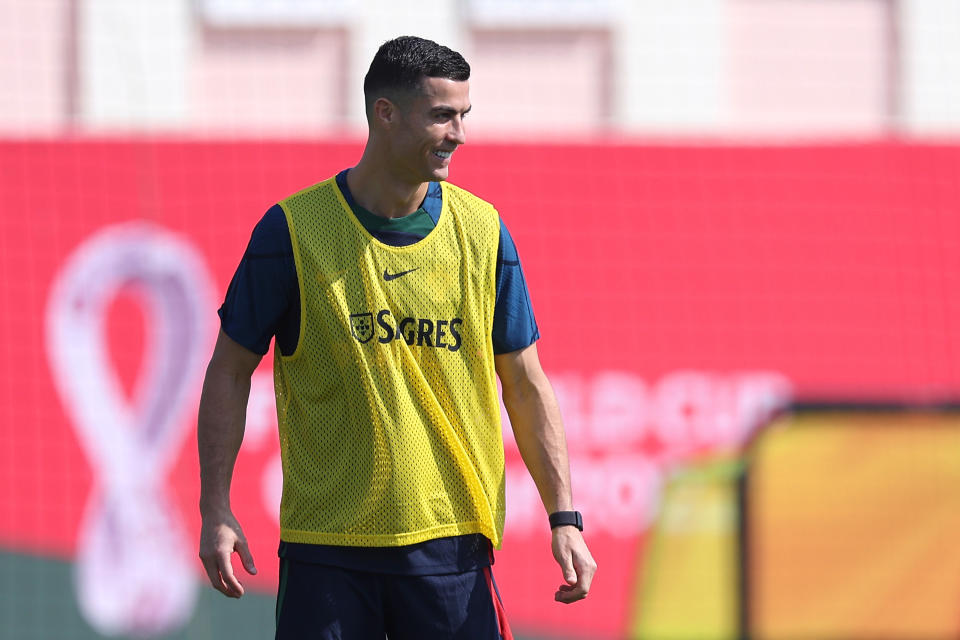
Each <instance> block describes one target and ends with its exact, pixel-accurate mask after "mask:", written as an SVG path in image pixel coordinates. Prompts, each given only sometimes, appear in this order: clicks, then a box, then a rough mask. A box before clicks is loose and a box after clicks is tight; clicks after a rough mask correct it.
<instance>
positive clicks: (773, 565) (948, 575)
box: [630, 405, 960, 640]
mask: <svg viewBox="0 0 960 640" xmlns="http://www.w3.org/2000/svg"><path fill="white" fill-rule="evenodd" d="M744 461H745V462H739V461H737V460H736V459H733V460H731V459H729V458H727V459H723V460H714V461H712V462H711V461H706V462H703V461H701V462H699V463H697V464H696V465H695V466H693V467H688V468H686V469H684V470H681V471H679V472H677V473H675V474H674V475H673V477H672V478H671V479H670V481H669V482H668V484H667V488H666V490H665V492H664V496H663V504H662V508H661V512H660V515H659V518H658V521H657V523H656V525H655V527H654V529H653V532H652V541H651V543H650V546H649V552H648V554H647V557H646V558H645V559H644V567H643V570H642V572H641V577H640V584H639V585H638V587H639V588H638V589H637V591H636V594H635V599H634V609H633V611H634V619H633V620H632V622H631V626H630V630H631V637H633V638H643V639H658V640H682V639H690V640H711V639H727V638H757V639H761V640H780V639H791V640H793V639H796V638H817V639H820V638H844V639H845V640H855V639H863V640H868V639H869V640H879V639H895V638H896V639H899V638H903V639H909V640H917V639H921V638H930V639H934V638H937V639H939V638H958V637H960V412H958V411H957V410H954V409H951V410H923V409H910V408H897V407H870V406H853V405H851V406H847V407H843V406H839V405H837V406H821V407H814V406H808V407H803V406H799V407H796V408H795V409H794V410H793V411H792V412H791V413H789V414H786V415H785V416H783V417H782V418H780V419H778V420H777V421H776V422H774V423H773V424H772V425H771V426H770V427H768V428H767V429H765V430H763V431H762V432H761V434H760V435H759V437H758V438H757V440H756V441H755V442H754V444H753V446H752V447H751V448H750V450H749V452H748V453H747V454H746V456H745V457H744Z"/></svg>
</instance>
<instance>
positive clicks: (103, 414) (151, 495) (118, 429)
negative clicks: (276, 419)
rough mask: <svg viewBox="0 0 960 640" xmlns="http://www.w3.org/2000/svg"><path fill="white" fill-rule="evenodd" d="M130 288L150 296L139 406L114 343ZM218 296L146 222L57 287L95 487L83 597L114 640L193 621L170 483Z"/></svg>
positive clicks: (187, 250)
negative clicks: (113, 314)
mask: <svg viewBox="0 0 960 640" xmlns="http://www.w3.org/2000/svg"><path fill="white" fill-rule="evenodd" d="M126 287H133V288H135V290H136V291H137V292H138V293H140V294H142V299H143V300H144V305H145V307H146V308H145V311H146V314H145V315H146V318H147V321H146V336H145V337H146V339H145V342H146V352H145V354H144V356H143V358H144V360H143V363H144V366H143V367H142V368H141V370H142V371H143V372H144V373H143V379H141V380H139V381H138V383H137V387H136V388H137V391H136V392H135V393H134V397H133V399H132V400H127V399H126V395H125V394H124V392H123V388H122V386H121V381H120V380H119V378H118V375H117V373H116V371H114V368H113V367H112V365H111V363H110V356H109V351H108V342H107V335H106V321H107V310H108V309H109V304H110V303H111V302H112V301H113V300H114V298H115V297H116V296H117V294H118V293H119V292H120V291H121V289H124V288H126ZM212 290H213V289H212V285H211V279H210V276H209V273H208V271H207V268H206V265H205V264H204V261H203V260H202V258H201V257H200V256H199V255H198V253H197V251H196V250H195V249H193V248H192V247H191V246H190V245H189V244H187V243H185V242H184V241H183V240H182V239H180V238H179V237H178V236H176V235H174V234H172V233H170V232H168V231H165V230H163V229H162V228H159V227H157V226H155V225H150V224H144V223H128V224H121V225H116V226H112V227H108V228H106V229H103V230H101V231H99V232H98V233H96V234H94V235H93V236H91V237H90V238H88V239H87V240H86V241H85V242H84V243H83V244H82V245H81V246H80V247H78V248H77V249H76V250H75V251H74V252H73V254H71V255H70V257H69V258H68V259H67V260H66V262H65V263H64V265H63V268H62V270H61V272H60V274H59V276H58V277H57V279H56V281H55V283H54V285H53V286H52V288H51V293H50V299H49V301H48V305H47V323H46V332H47V345H46V347H47V356H48V359H49V362H50V368H51V370H52V372H53V377H54V381H55V383H56V386H57V389H58V391H59V393H60V396H61V398H62V399H63V404H64V406H65V408H66V410H67V412H68V414H69V417H70V419H71V422H72V424H73V427H74V428H75V430H76V432H77V436H78V438H79V441H80V443H81V446H82V447H83V450H84V452H85V454H86V456H87V459H88V461H89V463H90V466H91V468H92V470H93V472H94V477H95V481H94V487H93V489H92V491H91V495H90V498H89V500H88V503H87V506H86V510H85V513H84V518H83V522H82V524H81V526H80V531H79V534H78V536H79V537H78V545H77V558H76V573H75V586H76V590H77V599H78V602H79V605H80V610H81V611H82V613H83V615H84V616H85V618H86V619H87V621H88V622H89V623H90V624H91V626H93V627H94V628H95V629H96V630H97V631H99V632H100V633H103V634H106V635H122V634H129V635H136V636H140V637H145V636H152V635H160V634H163V633H166V632H169V631H172V630H175V629H177V628H179V627H181V626H182V625H183V624H184V623H185V622H186V621H187V619H188V618H189V616H190V615H191V613H192V611H193V605H194V601H195V598H196V579H195V574H194V566H193V564H194V557H195V554H194V553H193V550H192V545H191V543H190V542H189V540H188V537H187V535H186V532H185V531H184V527H183V524H182V522H181V521H180V518H179V517H178V515H177V510H176V509H175V508H174V506H173V505H172V503H171V501H170V499H169V497H168V495H167V490H166V487H165V479H166V475H167V472H168V471H169V469H170V466H171V465H172V464H173V462H174V461H175V458H176V456H177V454H178V453H179V451H180V449H181V447H182V444H183V439H184V437H186V436H187V434H188V433H189V431H190V428H191V425H192V421H189V420H186V419H185V416H184V415H183V414H184V410H185V409H186V408H187V406H186V404H187V403H188V402H189V401H190V399H191V394H193V393H194V392H195V390H196V388H197V387H196V385H197V384H198V382H199V377H200V374H201V372H202V369H203V364H204V362H203V359H204V354H205V353H206V350H207V346H208V343H207V341H208V338H209V333H208V331H207V328H208V326H209V325H208V319H207V317H208V316H207V310H206V307H207V304H208V301H209V300H211V299H212V296H211V295H210V294H211V291H212Z"/></svg>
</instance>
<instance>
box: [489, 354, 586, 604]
mask: <svg viewBox="0 0 960 640" xmlns="http://www.w3.org/2000/svg"><path fill="white" fill-rule="evenodd" d="M494 361H495V364H496V369H497V375H498V376H499V377H500V383H501V386H502V387H503V404H504V406H506V408H507V413H508V414H509V415H510V423H511V424H512V425H513V433H514V437H515V438H516V441H517V448H519V450H520V455H521V456H522V457H523V462H524V464H526V466H527V469H528V470H529V471H530V476H531V477H532V478H533V481H534V483H535V484H536V485H537V490H538V491H539V493H540V499H541V501H542V502H543V506H544V507H545V508H546V510H547V513H553V512H554V511H571V510H572V509H573V496H572V493H571V489H570V465H569V458H568V454H567V441H566V436H565V435H564V432H563V422H562V421H561V419H560V409H559V407H558V406H557V399H556V396H554V394H553V388H552V387H551V386H550V381H549V380H547V376H546V374H544V372H543V368H542V367H541V366H540V358H539V356H538V355H537V346H536V344H532V345H530V346H529V347H526V348H525V349H520V350H518V351H513V352H511V353H505V354H501V355H498V356H495V358H494ZM552 547H553V556H554V558H555V559H556V561H557V564H559V565H560V568H561V569H562V571H563V578H564V580H565V581H566V584H564V585H561V586H560V587H559V589H558V590H557V592H556V593H555V594H554V599H556V600H557V601H558V602H563V603H567V604H569V603H571V602H576V601H577V600H581V599H583V598H585V597H586V596H587V592H589V591H590V584H591V582H592V581H593V574H594V573H595V572H596V570H597V563H596V562H595V561H594V559H593V556H591V555H590V550H589V549H587V545H586V543H585V542H584V540H583V535H582V534H581V533H580V531H579V530H578V529H577V528H576V527H572V526H562V527H557V528H555V529H553V542H552Z"/></svg>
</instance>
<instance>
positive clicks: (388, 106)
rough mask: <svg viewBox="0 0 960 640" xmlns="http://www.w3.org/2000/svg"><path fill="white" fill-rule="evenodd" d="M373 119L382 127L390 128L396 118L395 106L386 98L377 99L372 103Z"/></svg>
mask: <svg viewBox="0 0 960 640" xmlns="http://www.w3.org/2000/svg"><path fill="white" fill-rule="evenodd" d="M373 117H374V119H375V120H376V121H377V122H379V123H380V124H382V125H384V126H390V125H391V124H392V123H393V122H394V121H395V120H396V118H397V105H395V104H394V103H393V102H391V101H390V100H388V99H387V98H377V100H376V101H375V102H374V103H373Z"/></svg>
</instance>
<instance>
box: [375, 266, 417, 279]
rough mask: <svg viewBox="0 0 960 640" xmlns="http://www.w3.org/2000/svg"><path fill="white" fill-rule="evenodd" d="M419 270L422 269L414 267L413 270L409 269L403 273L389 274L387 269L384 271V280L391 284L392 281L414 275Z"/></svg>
mask: <svg viewBox="0 0 960 640" xmlns="http://www.w3.org/2000/svg"><path fill="white" fill-rule="evenodd" d="M419 268H420V267H414V268H413V269H407V270H406V271H401V272H399V273H389V272H388V271H387V270H386V269H384V270H383V279H384V280H386V281H387V282H390V281H391V280H396V279H397V278H399V277H400V276H405V275H407V274H408V273H413V272H414V271H416V270H417V269H419Z"/></svg>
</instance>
